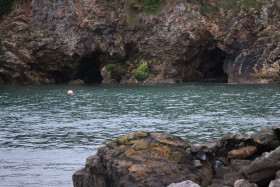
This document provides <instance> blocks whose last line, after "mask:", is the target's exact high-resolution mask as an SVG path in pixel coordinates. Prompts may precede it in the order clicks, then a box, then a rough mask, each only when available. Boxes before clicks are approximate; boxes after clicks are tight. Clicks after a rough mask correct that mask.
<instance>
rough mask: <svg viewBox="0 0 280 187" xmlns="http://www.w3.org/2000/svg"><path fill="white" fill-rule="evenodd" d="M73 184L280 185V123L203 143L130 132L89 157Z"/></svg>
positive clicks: (172, 186)
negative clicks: (249, 133)
mask: <svg viewBox="0 0 280 187" xmlns="http://www.w3.org/2000/svg"><path fill="white" fill-rule="evenodd" d="M182 181H183V182H182ZM176 183H178V184H176ZM73 184H74V186H75V187H89V186H91V187H106V186H125V187H129V186H131V187H132V186H139V187H140V186H156V187H161V186H162V187H163V186H169V187H192V186H193V187H199V186H203V187H204V186H209V187H231V186H234V187H245V186H246V187H258V186H259V187H267V186H269V187H276V186H280V127H265V128H263V129H262V130H261V131H259V132H258V133H256V134H252V135H228V136H224V137H222V138H220V139H217V140H215V141H213V142H208V143H205V144H202V145H193V144H191V143H190V142H188V141H186V140H183V139H181V138H179V137H175V136H172V135H169V134H158V133H148V132H137V133H132V134H128V135H125V136H122V137H120V138H118V139H116V140H114V141H111V142H108V143H107V144H106V146H104V147H100V148H99V149H98V152H97V154H96V155H93V156H90V157H88V158H87V161H86V165H85V168H83V169H81V170H79V171H77V172H76V173H75V174H74V175H73Z"/></svg>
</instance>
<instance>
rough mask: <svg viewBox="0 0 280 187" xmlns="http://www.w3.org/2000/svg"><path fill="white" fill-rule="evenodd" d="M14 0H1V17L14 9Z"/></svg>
mask: <svg viewBox="0 0 280 187" xmlns="http://www.w3.org/2000/svg"><path fill="white" fill-rule="evenodd" d="M13 3H14V0H0V19H1V18H2V16H3V15H5V14H9V13H10V12H11V11H12V8H13Z"/></svg>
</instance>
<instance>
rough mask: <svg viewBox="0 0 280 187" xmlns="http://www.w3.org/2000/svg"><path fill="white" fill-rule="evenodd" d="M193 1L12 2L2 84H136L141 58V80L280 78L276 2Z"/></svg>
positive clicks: (3, 39)
mask: <svg viewBox="0 0 280 187" xmlns="http://www.w3.org/2000/svg"><path fill="white" fill-rule="evenodd" d="M191 2H196V3H191ZM197 2H198V1H184V0H175V1H165V4H163V5H162V6H161V9H160V10H159V11H158V12H157V13H156V14H146V13H145V12H144V11H137V10H134V11H132V10H127V9H126V8H125V7H127V6H125V3H127V2H126V1H124V0H119V1H108V2H104V1H91V0H80V1H74V0H66V1H48V0H39V1H28V0H20V1H16V3H15V6H14V11H13V12H12V13H11V14H10V15H8V16H6V17H4V19H3V20H1V22H0V43H1V45H0V46H1V48H0V84H31V83H33V84H34V83H37V84H40V83H46V84H49V83H68V82H69V81H70V80H76V79H81V80H84V82H85V83H101V82H103V81H104V83H123V84H126V83H137V82H139V81H140V80H137V77H135V70H136V69H137V68H138V67H139V65H140V63H141V62H142V61H143V60H144V61H146V62H147V64H148V68H149V70H150V71H149V73H150V75H149V76H148V77H147V79H146V80H141V81H144V82H146V83H174V82H187V81H222V82H227V81H228V82H242V83H267V82H277V81H279V80H280V79H279V69H280V67H279V61H280V56H279V55H280V46H279V43H280V41H279V38H280V37H279V36H280V34H279V29H280V28H279V24H278V23H279V19H280V18H279V16H278V15H279V14H280V5H279V2H278V1H276V0H270V1H267V0H262V1H256V2H255V0H252V2H253V3H252V5H247V4H245V3H244V2H243V1H237V2H236V3H237V5H236V6H233V7H232V8H234V7H239V8H240V9H232V10H231V9H230V10H226V9H225V8H224V7H222V6H220V4H217V2H218V1H213V2H212V1H209V3H210V4H209V6H217V7H218V9H215V10H217V12H214V13H207V11H205V10H204V9H205V8H207V7H208V5H207V7H203V6H202V5H199V4H197ZM207 2H208V1H207ZM250 2H251V1H250ZM246 6H247V7H246ZM248 6H249V7H248ZM217 14H218V16H217ZM215 15H216V16H215ZM131 20H134V21H131ZM104 67H106V68H105V69H107V70H108V71H107V72H104V71H103V73H102V72H101V71H102V70H105V69H104ZM109 67H110V68H111V69H110V68H109ZM103 75H104V77H103Z"/></svg>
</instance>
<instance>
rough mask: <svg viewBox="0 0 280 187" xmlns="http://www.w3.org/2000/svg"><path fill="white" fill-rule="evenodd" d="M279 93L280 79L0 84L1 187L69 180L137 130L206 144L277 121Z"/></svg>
mask: <svg viewBox="0 0 280 187" xmlns="http://www.w3.org/2000/svg"><path fill="white" fill-rule="evenodd" d="M69 89H72V90H73V91H74V95H67V91H68V90H69ZM279 99H280V85H230V84H173V85H137V86H135V85H134V86H131V85H130V86H124V85H107V86H104V85H99V86H70V85H56V86H55V85H53V86H26V87H21V86H0V181H1V186H3V187H4V186H28V187H31V186H32V187H38V186H56V187H57V186H62V187H63V186H65V187H66V186H72V179H71V177H72V174H73V173H74V172H75V171H76V170H78V169H80V168H82V167H83V166H84V163H85V160H86V158H87V157H88V156H89V155H92V154H95V153H96V150H97V147H99V146H101V145H104V144H105V142H107V141H110V140H112V139H114V138H116V137H118V136H121V135H123V134H126V133H130V132H133V131H143V130H144V131H150V132H169V133H171V134H173V135H177V136H180V137H182V138H184V139H188V140H189V141H191V142H192V143H202V142H205V141H207V140H210V139H213V138H218V137H220V136H222V135H225V134H231V133H241V134H243V133H253V132H255V131H257V130H259V129H260V128H261V127H262V126H272V125H279V124H280V106H279Z"/></svg>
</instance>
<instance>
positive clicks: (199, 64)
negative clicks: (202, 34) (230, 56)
mask: <svg viewBox="0 0 280 187" xmlns="http://www.w3.org/2000/svg"><path fill="white" fill-rule="evenodd" d="M225 59H226V53H225V52H224V51H222V50H220V49H219V48H217V47H216V48H214V49H210V50H209V49H207V50H204V51H202V52H200V53H198V54H197V55H196V56H195V57H194V58H192V59H191V60H189V61H188V62H187V63H185V64H184V67H183V68H182V74H183V75H182V81H183V82H189V81H200V82H228V75H227V74H226V73H225V72H224V68H223V66H224V61H225Z"/></svg>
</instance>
